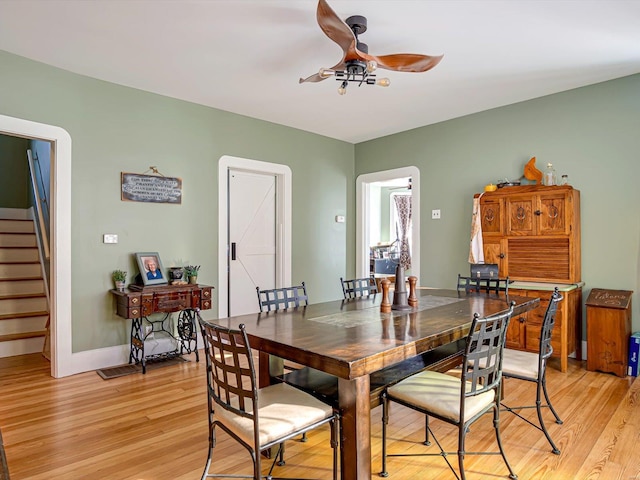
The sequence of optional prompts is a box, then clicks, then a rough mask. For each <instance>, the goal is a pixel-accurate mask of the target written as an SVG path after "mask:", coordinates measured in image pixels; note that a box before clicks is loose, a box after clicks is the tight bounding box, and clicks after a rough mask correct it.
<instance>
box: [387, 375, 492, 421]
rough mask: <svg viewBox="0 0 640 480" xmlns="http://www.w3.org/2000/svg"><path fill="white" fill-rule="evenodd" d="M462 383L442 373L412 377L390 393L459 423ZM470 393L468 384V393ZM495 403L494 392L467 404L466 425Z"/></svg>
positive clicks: (468, 399)
mask: <svg viewBox="0 0 640 480" xmlns="http://www.w3.org/2000/svg"><path fill="white" fill-rule="evenodd" d="M460 381H461V380H460V379H459V378H456V377H453V376H451V375H446V374H444V373H439V372H431V371H425V372H421V373H418V374H416V375H413V376H411V377H409V378H407V379H405V380H403V381H401V382H399V383H397V384H396V385H394V386H393V387H389V389H388V390H387V393H388V394H389V395H390V396H391V397H393V398H394V399H398V400H401V401H403V402H406V403H409V404H412V405H416V406H418V407H420V408H422V409H424V410H427V411H429V412H432V413H434V414H436V415H439V416H441V417H444V418H447V419H450V420H452V421H454V422H458V421H459V419H460ZM469 390H471V385H470V384H468V385H467V387H466V391H469ZM494 399H495V391H494V390H489V391H487V392H483V393H481V394H479V395H476V396H475V397H469V398H467V399H466V403H465V421H466V420H468V419H470V418H471V417H473V416H474V415H476V414H478V413H479V412H481V411H482V410H483V409H484V408H486V407H487V406H488V405H490V404H491V403H492V402H493V401H494Z"/></svg>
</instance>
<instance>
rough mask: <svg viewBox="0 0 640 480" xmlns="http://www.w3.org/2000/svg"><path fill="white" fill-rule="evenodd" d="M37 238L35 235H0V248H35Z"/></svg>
mask: <svg viewBox="0 0 640 480" xmlns="http://www.w3.org/2000/svg"><path fill="white" fill-rule="evenodd" d="M35 246H37V243H36V236H35V234H33V233H0V247H35Z"/></svg>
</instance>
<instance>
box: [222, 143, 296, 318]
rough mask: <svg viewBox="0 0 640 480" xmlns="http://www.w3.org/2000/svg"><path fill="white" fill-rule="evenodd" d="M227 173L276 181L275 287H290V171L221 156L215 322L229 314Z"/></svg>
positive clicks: (256, 161)
mask: <svg viewBox="0 0 640 480" xmlns="http://www.w3.org/2000/svg"><path fill="white" fill-rule="evenodd" d="M229 169H233V170H243V171H246V172H254V173H261V174H265V175H274V176H275V177H276V223H277V225H276V285H277V286H282V285H289V284H290V283H291V204H292V191H291V184H292V173H291V169H290V168H289V167H288V166H287V165H281V164H279V163H270V162H263V161H260V160H251V159H248V158H241V157H233V156H230V155H223V156H222V157H220V160H219V162H218V288H217V290H218V318H225V317H227V316H228V312H229V302H228V293H229V289H228V280H229V279H228V254H229V247H228V241H229V238H228V236H229V218H228V213H229V184H228V179H227V173H228V171H229ZM256 298H257V297H256Z"/></svg>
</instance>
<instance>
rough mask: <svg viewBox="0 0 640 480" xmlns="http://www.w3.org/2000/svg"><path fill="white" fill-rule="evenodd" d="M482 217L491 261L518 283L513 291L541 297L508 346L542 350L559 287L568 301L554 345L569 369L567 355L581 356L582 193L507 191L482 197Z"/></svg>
mask: <svg viewBox="0 0 640 480" xmlns="http://www.w3.org/2000/svg"><path fill="white" fill-rule="evenodd" d="M476 196H479V195H476ZM480 215H481V225H482V239H483V243H484V257H485V259H484V260H485V263H496V264H498V269H499V275H500V276H501V277H507V276H508V277H509V279H510V280H512V281H515V283H514V284H512V285H511V286H510V287H509V292H513V294H514V295H524V296H535V297H539V298H540V299H541V306H540V307H539V308H538V309H537V310H536V311H534V312H530V313H528V314H526V315H522V316H520V317H517V318H514V319H512V321H511V324H510V326H509V331H508V332H507V346H508V347H509V348H515V349H520V350H527V351H537V349H538V341H539V340H538V339H539V338H540V328H541V323H542V318H543V317H544V312H545V309H546V307H547V304H548V299H549V298H550V297H551V293H552V292H553V288H554V287H555V286H557V287H558V288H559V289H560V291H561V292H562V295H563V296H564V300H563V301H562V303H561V304H560V305H559V307H558V314H557V316H556V326H555V328H554V332H553V339H552V345H553V348H554V356H558V357H559V358H560V360H561V370H562V371H566V368H567V356H568V355H570V354H571V353H574V352H575V354H576V357H577V358H580V356H581V355H580V341H581V325H582V281H581V280H582V279H581V257H580V192H579V191H578V190H575V189H574V188H573V187H570V186H554V187H547V186H538V185H526V186H514V187H504V188H500V189H498V190H496V191H495V192H486V193H484V194H482V195H481V197H480Z"/></svg>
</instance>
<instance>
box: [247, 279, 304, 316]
mask: <svg viewBox="0 0 640 480" xmlns="http://www.w3.org/2000/svg"><path fill="white" fill-rule="evenodd" d="M256 292H257V293H258V304H259V305H260V312H264V311H265V310H266V311H267V312H270V311H271V310H275V311H278V310H283V309H287V308H292V307H300V306H303V307H304V306H306V305H308V304H309V296H308V295H307V286H306V285H305V283H304V282H302V283H301V284H300V285H294V286H292V287H281V288H272V289H269V290H260V287H256Z"/></svg>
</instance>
